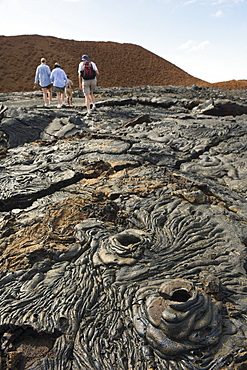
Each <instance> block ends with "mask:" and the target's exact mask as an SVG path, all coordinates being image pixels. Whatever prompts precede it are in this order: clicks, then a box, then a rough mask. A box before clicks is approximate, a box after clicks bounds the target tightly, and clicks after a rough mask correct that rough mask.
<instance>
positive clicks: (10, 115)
mask: <svg viewBox="0 0 247 370" xmlns="http://www.w3.org/2000/svg"><path fill="white" fill-rule="evenodd" d="M245 95H246V91H244V90H219V89H215V88H208V87H198V86H191V87H184V86H156V87H154V86H153V87H152V86H139V87H115V88H102V87H98V88H97V91H96V104H97V110H95V111H93V113H92V114H91V115H87V114H86V113H85V108H84V101H83V98H82V93H81V91H80V90H79V89H78V90H76V92H75V95H74V98H73V99H74V106H73V107H72V108H71V107H70V108H68V107H65V108H63V109H56V108H55V107H49V108H44V107H43V106H42V94H41V91H36V92H25V93H24V92H23V93H21V92H20V93H14V94H9V93H8V94H4V93H3V94H0V101H1V104H2V106H1V108H0V114H1V116H0V120H1V121H0V178H1V181H0V186H1V198H0V295H1V300H0V342H1V351H0V369H9V370H24V369H29V370H58V369H66V370H113V369H119V370H126V369H133V370H137V369H138V370H146V369H148V370H163V369H167V370H171V369H173V370H185V369H188V370H222V369H232V370H243V369H245V368H247V322H246V318H247V306H246V294H247V278H246V274H247V258H246V245H247V232H246V230H247V228H246V223H247V201H246V197H247V166H246V163H247V145H246V138H247V120H246V117H247V115H246V114H247V105H246V104H245Z"/></svg>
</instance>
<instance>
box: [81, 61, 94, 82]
mask: <svg viewBox="0 0 247 370" xmlns="http://www.w3.org/2000/svg"><path fill="white" fill-rule="evenodd" d="M81 76H82V78H83V79H84V80H93V79H94V78H95V76H96V72H95V70H94V69H93V66H92V63H91V62H84V68H83V71H81Z"/></svg>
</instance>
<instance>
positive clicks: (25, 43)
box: [0, 35, 247, 93]
mask: <svg viewBox="0 0 247 370" xmlns="http://www.w3.org/2000/svg"><path fill="white" fill-rule="evenodd" d="M0 45H1V59H0V80H1V84H0V93H4V92H14V91H32V89H33V84H34V75H35V70H36V67H37V65H38V64H40V58H41V57H45V58H46V59H47V64H48V65H49V66H50V68H51V69H52V68H53V64H54V63H55V62H59V63H60V65H61V67H62V68H63V69H64V70H65V72H66V73H67V74H69V76H70V78H71V79H72V80H73V82H74V84H75V87H78V75H77V68H78V64H79V62H80V60H81V56H82V55H83V54H87V55H89V56H90V58H91V60H93V61H95V62H96V64H97V66H98V69H99V72H100V77H99V79H98V85H99V86H102V87H113V86H141V85H143V86H145V85H158V86H164V85H177V86H179V85H183V86H191V85H197V86H208V87H218V88H222V89H246V88H247V81H245V80H243V81H235V80H233V81H227V82H219V83H216V84H210V83H208V82H206V81H203V80H200V79H198V78H195V77H193V76H191V75H190V74H188V73H186V72H185V71H183V70H182V69H180V68H178V67H177V66H175V65H174V64H172V63H170V62H168V61H166V60H165V59H163V58H161V57H159V56H157V55H156V54H154V53H152V52H150V51H148V50H146V49H144V48H142V47H141V46H138V45H133V44H120V43H116V42H93V41H92V42H91V41H75V40H65V39H59V38H56V37H51V36H39V35H22V36H0Z"/></svg>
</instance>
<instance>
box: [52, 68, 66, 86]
mask: <svg viewBox="0 0 247 370" xmlns="http://www.w3.org/2000/svg"><path fill="white" fill-rule="evenodd" d="M51 82H52V83H53V86H55V87H64V86H65V85H67V84H68V83H69V80H68V78H67V75H66V73H65V72H64V70H63V69H62V68H59V67H57V68H54V69H53V70H52V72H51Z"/></svg>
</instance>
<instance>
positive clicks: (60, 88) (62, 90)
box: [53, 86, 65, 93]
mask: <svg viewBox="0 0 247 370" xmlns="http://www.w3.org/2000/svg"><path fill="white" fill-rule="evenodd" d="M64 90H65V86H64V87H56V86H53V91H55V92H60V93H64Z"/></svg>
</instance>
